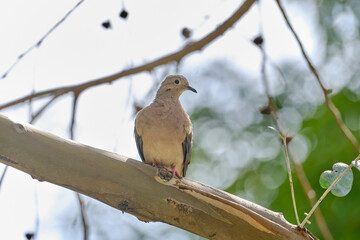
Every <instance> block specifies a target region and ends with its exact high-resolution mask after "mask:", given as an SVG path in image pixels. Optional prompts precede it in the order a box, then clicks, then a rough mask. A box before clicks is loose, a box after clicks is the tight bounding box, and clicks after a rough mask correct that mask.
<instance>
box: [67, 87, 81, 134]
mask: <svg viewBox="0 0 360 240" xmlns="http://www.w3.org/2000/svg"><path fill="white" fill-rule="evenodd" d="M79 94H80V93H74V99H73V105H72V113H71V123H70V128H69V131H70V139H71V140H74V136H75V135H74V126H75V118H76V108H77V102H78V98H79Z"/></svg>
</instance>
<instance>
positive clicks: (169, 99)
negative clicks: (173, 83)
mask: <svg viewBox="0 0 360 240" xmlns="http://www.w3.org/2000/svg"><path fill="white" fill-rule="evenodd" d="M154 102H155V103H159V104H164V103H167V104H168V103H171V104H180V100H179V97H178V96H173V95H162V96H156V98H155V99H154Z"/></svg>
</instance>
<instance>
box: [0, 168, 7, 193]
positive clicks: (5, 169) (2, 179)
mask: <svg viewBox="0 0 360 240" xmlns="http://www.w3.org/2000/svg"><path fill="white" fill-rule="evenodd" d="M7 170H8V166H7V165H5V168H4V170H3V172H2V174H1V177H0V189H1V185H2V183H3V181H4V178H5V174H6V171H7Z"/></svg>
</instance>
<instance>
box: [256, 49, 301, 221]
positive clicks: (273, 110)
mask: <svg viewBox="0 0 360 240" xmlns="http://www.w3.org/2000/svg"><path fill="white" fill-rule="evenodd" d="M258 47H259V48H260V50H261V53H262V64H261V75H262V80H263V84H264V88H265V94H266V96H267V97H268V101H269V102H268V107H269V108H270V110H271V114H272V116H273V118H274V120H275V122H276V124H277V126H278V128H279V131H280V132H279V135H280V138H281V140H282V142H283V146H284V151H285V159H286V165H287V170H288V174H289V182H290V190H291V198H292V202H293V207H294V212H295V218H296V222H297V224H298V225H299V224H300V220H299V215H298V212H297V207H296V200H295V191H294V184H293V180H292V174H291V167H290V160H289V155H288V151H287V143H286V141H287V136H286V134H283V132H282V131H283V130H282V126H281V124H280V121H279V117H278V115H277V112H276V107H275V104H274V103H273V100H272V97H271V96H270V89H269V83H268V80H267V75H266V62H267V56H266V54H265V50H264V49H263V47H262V44H258Z"/></svg>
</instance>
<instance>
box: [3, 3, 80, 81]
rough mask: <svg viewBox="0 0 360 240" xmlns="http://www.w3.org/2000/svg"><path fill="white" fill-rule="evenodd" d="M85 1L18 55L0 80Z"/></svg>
mask: <svg viewBox="0 0 360 240" xmlns="http://www.w3.org/2000/svg"><path fill="white" fill-rule="evenodd" d="M84 1H85V0H81V1H79V2H78V3H77V4H76V5H75V6H74V7H73V8H72V9H70V11H68V12H67V13H66V14H65V16H64V17H62V18H61V19H60V20H59V21H58V22H57V23H56V24H55V25H54V26H53V27H52V28H50V30H49V31H47V32H46V33H45V35H44V36H43V37H42V38H40V40H38V41H37V42H36V43H35V44H34V45H32V46H31V47H29V48H28V49H27V50H26V51H25V52H23V53H22V54H20V55H19V56H18V57H17V59H16V60H15V62H14V63H13V64H12V65H11V66H10V68H9V69H8V70H7V71H6V72H5V73H4V74H3V75H2V76H1V77H0V80H1V79H3V78H6V77H7V75H8V74H9V73H10V72H11V70H13V69H14V67H15V66H16V65H17V64H18V63H19V62H20V61H21V59H23V58H24V57H25V56H26V55H27V54H28V53H29V52H31V50H33V49H34V48H36V47H40V45H41V44H42V43H43V41H44V40H45V39H46V38H47V37H48V36H49V35H50V34H51V33H52V32H53V31H54V30H55V29H56V28H57V27H59V26H60V24H61V23H63V22H64V21H65V20H66V19H67V18H68V17H69V16H70V14H71V13H72V12H73V11H74V10H75V9H76V8H78V7H79V6H80V4H82V3H83V2H84Z"/></svg>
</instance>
